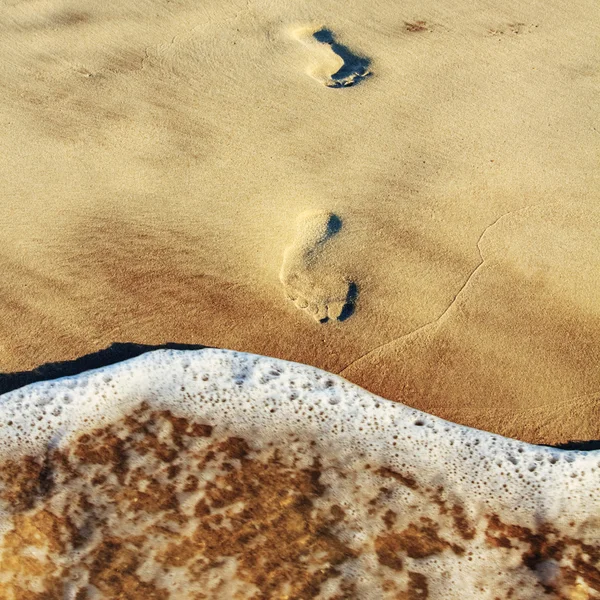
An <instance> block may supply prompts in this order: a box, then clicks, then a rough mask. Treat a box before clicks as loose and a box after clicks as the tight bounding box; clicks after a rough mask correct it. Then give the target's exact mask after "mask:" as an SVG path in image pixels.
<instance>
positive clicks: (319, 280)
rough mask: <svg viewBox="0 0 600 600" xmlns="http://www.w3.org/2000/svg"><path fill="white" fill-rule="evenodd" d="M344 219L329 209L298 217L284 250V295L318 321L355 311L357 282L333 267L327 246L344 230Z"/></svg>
mask: <svg viewBox="0 0 600 600" xmlns="http://www.w3.org/2000/svg"><path fill="white" fill-rule="evenodd" d="M342 225H343V224H342V220H341V219H340V218H339V217H338V216H337V215H335V214H333V213H331V212H328V211H309V212H305V213H302V214H301V215H300V216H299V217H298V222H297V236H296V239H295V241H294V243H293V244H292V245H291V246H288V247H287V248H286V249H285V251H284V253H283V264H282V266H281V272H280V273H279V279H280V280H281V283H282V284H283V289H284V291H285V295H286V296H287V298H288V299H290V300H292V301H293V302H294V303H295V304H296V306H297V307H298V308H302V309H306V310H307V311H308V313H309V314H311V315H312V316H313V317H314V318H315V319H316V320H317V321H320V322H326V321H327V320H328V319H332V320H334V319H337V320H339V321H345V320H346V319H347V318H348V317H350V315H352V313H353V312H354V304H355V302H356V299H357V297H358V287H357V285H356V284H355V283H354V282H352V281H350V279H349V278H348V277H346V276H344V275H343V274H342V273H340V272H339V271H338V270H337V269H335V268H334V267H332V265H331V263H330V262H329V261H328V260H326V257H324V256H323V252H324V249H325V246H326V245H327V244H328V242H329V241H330V240H331V238H333V237H334V236H336V235H337V234H338V233H339V232H340V231H341V229H342Z"/></svg>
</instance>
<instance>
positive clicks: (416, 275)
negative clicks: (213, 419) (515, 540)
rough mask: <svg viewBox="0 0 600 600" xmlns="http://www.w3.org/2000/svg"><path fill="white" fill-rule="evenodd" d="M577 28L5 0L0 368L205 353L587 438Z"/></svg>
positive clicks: (593, 402)
mask: <svg viewBox="0 0 600 600" xmlns="http://www.w3.org/2000/svg"><path fill="white" fill-rule="evenodd" d="M599 29H600V19H599V18H598V13H597V7H596V5H595V3H593V2H591V0H574V1H573V2H568V3H567V2H557V1H548V2H543V3H541V2H532V3H523V2H516V1H515V0H509V1H507V2H503V3H486V2H483V1H477V2H475V3H474V2H467V1H466V0H452V1H451V2H445V3H436V2H433V1H432V0H422V1H420V2H416V1H414V0H409V1H408V2H405V3H402V4H401V5H398V4H397V3H395V2H391V1H390V0H382V1H378V2H372V1H371V2H368V1H366V0H359V1H357V2H353V3H351V4H348V3H339V2H332V1H330V0H329V1H328V0H325V1H323V0H320V1H319V2H317V1H316V0H308V1H302V2H299V1H296V0H286V1H285V2H284V1H283V0H275V1H273V2H253V1H252V0H248V1H247V2H226V3H225V2H217V1H207V2H201V3H199V2H190V1H186V0H183V1H166V2H159V1H157V0H150V1H141V0H137V1H133V0H129V1H126V2H123V1H121V0H120V1H118V2H117V1H110V2H103V3H97V2H92V1H91V0H87V1H86V0H77V1H74V2H66V1H65V2H59V1H31V2H10V3H4V4H3V5H2V6H1V7H0V51H1V55H2V67H1V68H0V124H1V127H2V129H1V131H2V133H1V134H0V145H1V152H2V156H3V160H2V161H1V162H0V193H1V196H2V198H3V202H4V204H3V208H4V210H3V211H2V214H1V216H0V239H2V241H3V243H2V246H1V247H0V267H1V269H2V278H1V279H0V371H3V372H12V371H21V370H24V369H29V368H32V367H34V366H36V365H39V364H42V363H46V362H54V361H59V360H67V359H70V358H75V357H77V356H80V355H82V354H86V353H90V352H94V351H96V350H99V349H101V348H104V347H106V346H107V345H109V344H111V343H113V342H139V343H148V344H160V343H163V342H167V341H168V342H178V343H202V344H206V345H211V346H219V347H224V348H232V349H236V350H243V351H248V352H254V353H259V354H265V355H270V356H274V357H279V358H284V359H289V360H294V361H298V362H304V363H308V364H311V365H314V366H317V367H319V368H323V369H326V370H328V371H331V372H334V373H341V374H342V375H343V376H344V377H346V378H347V379H349V380H350V381H353V382H355V383H358V384H359V385H361V386H363V387H365V388H367V389H369V390H371V391H373V392H375V393H377V394H380V395H382V396H384V397H387V398H390V399H393V400H399V401H402V402H404V403H406V404H408V405H410V406H414V407H417V408H419V409H423V410H425V411H428V412H430V413H433V414H435V415H438V416H441V417H443V418H445V419H449V420H452V421H455V422H458V423H462V424H466V425H470V426H474V427H478V428H481V429H485V430H488V431H492V432H495V433H500V434H502V435H506V436H511V437H516V438H519V439H521V440H524V441H528V442H537V443H560V442H565V441H568V440H576V439H599V438H600V419H598V416H599V413H600V371H599V370H598V368H597V365H598V361H599V359H600V344H598V341H597V340H598V334H599V333H600V320H599V319H600V282H599V281H600V280H599V279H598V277H597V273H598V268H599V267H600V244H599V242H600V208H599V207H598V195H599V194H598V192H599V191H600V184H599V180H598V173H599V172H598V159H599V157H600V152H599V150H600V126H599V125H598V111H597V90H598V82H599V76H598V65H599V62H600V61H599V57H600V48H599V42H598V40H599V39H600V38H599V36H598V33H599ZM306 214H309V215H310V214H312V215H315V214H320V215H331V216H332V217H333V218H334V220H335V223H337V225H336V227H334V229H335V231H329V230H328V232H326V234H325V235H319V234H318V232H317V233H315V227H316V229H317V230H318V229H319V227H318V226H315V227H312V226H310V227H309V226H307V227H306V228H305V229H303V228H302V222H303V221H302V219H303V217H302V215H306ZM332 217H328V219H330V218H332ZM307 222H308V223H312V222H313V221H311V219H308V221H307ZM328 222H329V221H328ZM299 223H300V224H299ZM311 227H312V229H311ZM286 249H287V250H286ZM286 252H287V254H286ZM284 255H286V256H288V257H289V258H290V260H288V262H287V263H286V264H287V265H288V266H289V265H290V264H292V263H293V264H294V265H295V267H294V269H293V271H294V273H295V274H296V276H297V278H296V282H298V281H300V282H301V285H299V286H294V285H293V284H292V288H293V289H292V290H291V292H292V293H290V290H288V289H287V287H289V281H287V280H286V278H285V274H284V271H285V268H284V267H285V265H284ZM280 277H282V278H283V279H284V283H283V284H282V281H281V279H280ZM286 282H287V283H286ZM346 289H347V290H348V294H349V296H348V297H347V300H350V302H348V303H347V305H346V307H345V313H344V310H340V308H339V305H338V304H339V302H340V300H339V298H340V293H342V294H343V291H345V290H346ZM340 290H342V292H340ZM286 293H287V295H288V296H291V297H292V298H294V301H290V300H289V299H288V298H286ZM336 303H338V304H336ZM338 311H340V316H341V315H342V314H344V317H347V318H344V319H343V320H339V319H337V318H336V315H337V312H338ZM325 314H327V315H329V317H330V318H329V321H328V322H326V323H320V322H318V321H317V320H316V319H315V317H322V316H323V315H325Z"/></svg>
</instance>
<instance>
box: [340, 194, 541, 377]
mask: <svg viewBox="0 0 600 600" xmlns="http://www.w3.org/2000/svg"><path fill="white" fill-rule="evenodd" d="M537 206H542V205H541V204H533V205H528V206H523V207H521V208H518V209H516V210H511V211H509V212H507V213H504V214H502V215H500V216H499V217H498V218H497V219H495V220H494V221H493V222H492V223H490V224H489V225H487V227H486V228H485V229H484V230H483V232H482V233H481V235H480V236H479V239H478V240H477V244H476V247H477V251H478V252H479V259H480V261H479V264H478V265H477V266H476V267H475V268H474V269H473V270H472V271H471V273H470V274H469V276H468V277H467V279H466V280H465V282H464V283H463V285H462V286H461V287H460V289H459V290H458V292H456V294H455V295H454V297H453V298H452V300H451V301H450V304H448V306H447V307H446V308H445V309H444V311H443V312H442V313H441V314H440V315H439V316H438V317H436V318H435V319H434V320H433V321H429V322H428V323H425V324H424V325H420V326H419V327H417V328H416V329H413V330H412V331H409V332H408V333H405V334H403V335H400V336H398V337H396V338H394V339H392V340H390V341H389V342H384V343H383V344H380V345H379V346H376V347H375V348H373V349H372V350H369V351H368V352H365V353H364V354H363V355H361V356H359V357H358V358H356V359H354V360H353V361H352V362H351V363H349V364H348V365H346V366H345V367H344V368H343V369H342V370H341V371H338V375H341V376H343V375H344V372H345V371H347V370H348V369H349V368H350V367H352V366H353V365H355V364H356V363H358V362H360V361H361V360H363V359H364V358H367V357H368V356H370V355H371V354H373V353H374V352H377V351H378V350H380V349H381V348H385V347H386V346H389V345H391V344H394V343H395V342H399V341H401V340H404V339H408V338H410V337H411V336H413V335H416V334H417V333H419V332H421V331H423V330H425V329H428V328H430V327H434V326H435V325H437V324H438V323H439V322H440V321H441V320H442V319H443V318H444V317H445V316H446V315H447V314H448V313H449V312H450V310H451V309H452V307H453V306H454V305H455V304H456V302H457V300H458V298H459V296H460V295H461V294H462V293H463V292H464V291H465V289H466V288H467V286H468V285H469V283H470V282H471V280H472V279H473V277H475V275H476V274H477V272H478V271H479V270H480V269H481V268H482V267H483V265H484V263H485V258H484V257H483V253H482V252H481V242H482V241H483V238H484V237H485V236H486V234H487V233H488V231H490V229H492V228H494V227H495V226H496V225H498V223H499V222H500V221H502V220H503V219H505V218H506V217H508V216H510V215H513V214H516V213H519V212H523V211H525V210H528V209H530V208H535V207H537Z"/></svg>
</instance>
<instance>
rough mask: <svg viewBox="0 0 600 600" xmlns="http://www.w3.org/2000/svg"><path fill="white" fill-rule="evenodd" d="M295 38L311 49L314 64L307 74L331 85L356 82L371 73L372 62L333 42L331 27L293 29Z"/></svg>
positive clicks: (341, 85)
mask: <svg viewBox="0 0 600 600" xmlns="http://www.w3.org/2000/svg"><path fill="white" fill-rule="evenodd" d="M294 35H295V37H296V39H298V40H300V41H301V42H302V43H303V44H304V45H305V46H308V47H309V48H311V50H312V52H313V64H312V65H311V66H310V67H309V69H308V74H309V75H310V76H311V77H314V78H315V79H316V80H317V81H319V82H320V83H322V84H323V85H326V86H327V87H332V88H341V87H349V86H351V85H356V84H357V83H359V82H360V81H362V80H363V79H364V78H365V77H368V76H369V75H370V74H371V70H370V68H369V66H370V64H371V61H370V60H369V59H368V58H365V57H364V56H359V55H357V54H354V53H353V52H352V51H351V50H350V49H349V48H348V47H346V46H343V45H342V44H339V43H338V42H336V41H335V36H334V34H333V32H332V31H331V30H330V29H326V28H324V27H320V28H318V29H315V28H314V27H300V28H298V29H296V30H295V31H294Z"/></svg>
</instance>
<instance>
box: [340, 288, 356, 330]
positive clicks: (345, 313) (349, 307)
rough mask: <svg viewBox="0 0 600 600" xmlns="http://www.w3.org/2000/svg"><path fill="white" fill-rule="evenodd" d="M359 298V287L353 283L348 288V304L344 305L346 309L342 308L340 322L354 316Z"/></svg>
mask: <svg viewBox="0 0 600 600" xmlns="http://www.w3.org/2000/svg"><path fill="white" fill-rule="evenodd" d="M357 298H358V286H357V285H356V284H355V283H354V282H353V283H351V284H350V285H349V286H348V296H346V304H344V308H342V312H341V314H340V316H339V317H338V321H345V320H346V319H349V318H350V317H351V316H352V315H353V314H354V309H355V307H356V300H357Z"/></svg>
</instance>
